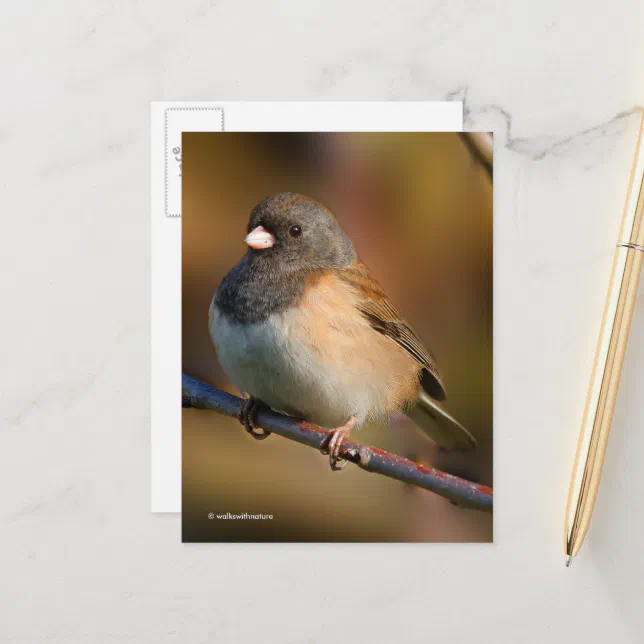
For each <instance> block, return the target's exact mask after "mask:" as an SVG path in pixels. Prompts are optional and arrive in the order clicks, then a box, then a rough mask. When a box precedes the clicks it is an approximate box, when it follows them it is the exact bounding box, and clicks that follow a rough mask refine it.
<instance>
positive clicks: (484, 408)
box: [182, 133, 492, 542]
mask: <svg viewBox="0 0 644 644" xmlns="http://www.w3.org/2000/svg"><path fill="white" fill-rule="evenodd" d="M284 191H290V192H300V193H303V194H305V195H308V196H310V197H312V198H314V199H316V200H318V201H321V202H322V203H324V204H325V205H327V206H328V207H329V208H330V209H331V211H332V212H333V213H334V214H335V215H336V217H337V218H338V220H339V221H340V223H341V225H342V227H343V228H344V229H345V231H346V232H347V233H348V234H349V235H350V237H351V238H352V239H353V241H354V243H355V245H356V248H357V250H358V254H359V256H360V258H361V259H362V261H363V262H365V264H367V266H369V268H370V269H371V271H372V273H373V274H374V276H375V277H376V279H377V280H378V281H379V282H380V283H381V284H382V285H383V287H384V288H385V291H386V292H387V294H388V295H389V297H390V298H391V300H392V302H393V303H394V305H395V306H396V307H397V308H398V309H399V310H400V312H401V313H402V314H403V316H404V317H406V318H407V320H408V321H409V322H410V324H411V326H412V327H413V328H414V330H415V331H416V333H417V334H418V335H419V336H420V337H421V338H422V340H423V341H424V342H425V344H426V345H427V346H428V348H429V349H430V351H432V353H433V354H434V355H435V357H436V359H437V362H438V365H439V368H440V369H441V372H442V374H443V377H444V381H445V383H446V388H447V401H446V403H445V406H446V408H447V410H448V411H449V412H450V413H451V414H452V415H454V416H455V417H456V418H457V419H458V420H459V421H460V422H461V423H463V424H464V425H465V426H466V427H467V428H468V429H469V430H470V431H471V432H472V433H473V434H474V436H475V437H476V438H477V441H478V449H477V451H476V452H474V453H470V454H451V453H447V452H444V451H442V450H438V449H437V448H436V446H435V445H434V444H433V443H432V442H431V441H429V440H428V439H426V438H425V437H424V436H423V435H421V434H420V433H419V431H418V430H417V429H416V428H415V426H414V425H413V424H412V423H411V422H410V421H407V420H406V419H402V418H397V419H394V420H393V421H392V423H391V425H390V426H389V427H388V428H387V429H386V430H382V429H379V430H376V429H370V428H365V429H363V430H361V431H359V432H355V433H354V434H353V435H352V437H353V438H355V439H356V440H358V441H360V442H363V443H367V444H372V445H375V446H377V447H380V448H383V449H387V450H390V451H392V452H394V453H397V454H401V455H403V456H406V457H410V458H413V459H415V460H416V461H419V462H422V463H424V464H430V465H433V466H436V467H439V468H441V469H444V470H446V471H448V472H451V473H453V474H457V475H459V476H463V477H465V478H468V479H470V480H473V481H479V482H482V483H485V484H486V485H492V185H491V181H490V179H489V177H488V176H487V174H486V173H485V172H484V171H483V170H482V168H481V167H480V166H479V165H478V164H477V163H476V162H475V161H474V160H473V158H472V157H471V156H470V153H469V152H468V150H467V148H466V147H465V146H464V144H463V141H462V140H461V138H460V137H459V135H457V134H444V133H373V134H372V133H326V134H314V133H274V134H248V133H185V134H184V135H183V209H182V212H183V215H182V225H183V370H184V372H185V373H187V374H189V375H191V376H194V377H196V378H199V379H201V380H204V381H206V382H209V383H211V384H213V385H215V386H217V387H219V388H221V389H225V390H227V391H230V392H232V393H239V392H236V391H235V389H234V387H233V386H232V385H231V384H230V382H229V381H228V379H227V378H226V375H225V374H224V373H223V371H222V370H221V368H220V367H219V365H218V362H217V356H216V353H215V350H214V348H213V346H212V344H211V341H210V338H209V335H208V307H209V305H210V301H211V299H212V296H213V294H214V292H215V290H216V288H217V285H218V284H219V282H220V280H221V279H222V277H223V276H224V275H225V274H226V272H227V271H228V270H229V269H230V268H231V267H232V266H233V264H235V263H236V262H237V261H238V260H239V259H240V258H241V257H242V255H243V254H244V253H245V250H246V248H245V244H244V242H243V239H244V236H245V234H246V225H247V221H248V216H249V214H250V211H251V209H252V208H253V206H254V205H255V204H256V203H257V202H258V201H260V200H261V199H262V198H264V197H265V196H268V195H271V194H274V193H277V192H284ZM182 512H183V539H184V541H433V542H435V541H476V542H485V541H491V540H492V517H491V515H488V514H483V513H480V512H477V511H474V510H464V509H461V508H458V507H455V506H453V505H451V504H450V503H449V502H448V501H446V500H445V499H443V498H441V497H439V496H437V495H434V494H432V493H431V492H427V491H424V490H421V489H419V488H415V487H411V486H408V485H405V484H403V483H399V482H397V481H393V480H390V479H387V478H385V477H382V476H378V475H375V474H369V473H367V472H363V471H361V470H359V469H358V468H357V467H353V466H349V467H348V468H347V469H346V470H344V471H343V472H331V470H330V469H329V465H328V459H327V458H326V457H324V456H322V455H321V454H319V453H318V452H316V451H315V450H312V449H310V448H307V447H304V446H301V445H298V444H296V443H293V442H291V441H288V440H286V439H283V438H281V437H279V436H275V435H273V436H271V437H270V438H269V439H268V440H266V441H255V440H253V439H252V437H250V436H248V435H247V434H246V432H245V431H244V430H243V429H242V428H241V426H240V425H239V424H238V423H237V421H235V420H233V419H230V418H226V417H223V416H220V415H218V414H216V413H211V412H205V411H198V410H194V409H184V410H183V510H182ZM226 512H230V513H233V514H241V513H244V512H248V513H253V514H254V513H263V514H272V515H273V516H274V519H273V520H272V521H253V520H245V521H243V520H237V521H230V520H229V521H226V520H216V519H215V520H211V519H209V518H208V514H209V513H226Z"/></svg>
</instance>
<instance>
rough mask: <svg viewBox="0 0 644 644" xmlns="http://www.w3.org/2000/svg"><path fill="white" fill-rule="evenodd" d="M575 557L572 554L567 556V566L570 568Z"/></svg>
mask: <svg viewBox="0 0 644 644" xmlns="http://www.w3.org/2000/svg"><path fill="white" fill-rule="evenodd" d="M573 559H574V557H573V556H572V555H568V557H566V568H570V564H571V563H572V560H573Z"/></svg>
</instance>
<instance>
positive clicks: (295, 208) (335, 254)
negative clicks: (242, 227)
mask: <svg viewBox="0 0 644 644" xmlns="http://www.w3.org/2000/svg"><path fill="white" fill-rule="evenodd" d="M245 241H246V243H247V244H248V246H249V249H248V255H249V260H251V261H252V262H253V263H258V264H263V265H265V266H266V267H267V268H268V266H269V265H270V266H271V268H275V267H276V266H277V265H279V266H280V268H281V269H282V271H284V272H291V271H293V272H300V271H305V272H307V271H318V270H324V269H342V268H345V267H346V266H349V265H350V264H351V263H352V262H354V261H355V259H356V251H355V248H354V246H353V243H352V242H351V240H350V239H349V237H347V235H346V234H345V232H344V231H343V230H342V228H340V225H339V224H338V222H337V221H336V219H335V217H334V216H333V215H332V214H331V213H330V212H329V210H327V208H325V207H324V206H323V205H322V204H320V203H318V202H317V201H313V199H310V198H309V197H305V196H303V195H299V194H297V193H294V192H281V193H279V194H277V195H274V196H273V197H267V198H266V199H264V200H263V201H260V202H259V203H258V204H257V205H256V206H255V207H254V208H253V210H252V212H251V213H250V219H249V222H248V235H247V237H246V239H245Z"/></svg>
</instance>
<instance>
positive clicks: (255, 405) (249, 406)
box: [237, 396, 271, 441]
mask: <svg viewBox="0 0 644 644" xmlns="http://www.w3.org/2000/svg"><path fill="white" fill-rule="evenodd" d="M261 406H262V403H261V401H259V400H257V398H253V397H252V396H251V397H250V398H248V400H246V401H245V402H244V404H243V405H242V406H241V408H240V410H239V414H238V415H237V419H238V420H239V422H240V423H241V424H242V425H243V426H244V428H245V429H246V431H247V432H248V433H249V434H250V435H251V436H252V437H253V438H255V439H257V440H258V441H263V440H264V439H265V438H268V437H269V436H270V435H271V432H269V431H268V430H267V429H262V432H263V433H261V434H260V433H259V432H257V431H255V430H257V429H261V428H259V427H257V425H256V417H257V412H258V411H259V408H260V407H261Z"/></svg>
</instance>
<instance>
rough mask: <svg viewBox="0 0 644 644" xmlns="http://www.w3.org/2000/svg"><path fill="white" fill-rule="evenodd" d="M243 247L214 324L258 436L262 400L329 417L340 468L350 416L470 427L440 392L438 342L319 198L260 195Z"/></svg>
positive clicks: (244, 416) (354, 421) (430, 431)
mask: <svg viewBox="0 0 644 644" xmlns="http://www.w3.org/2000/svg"><path fill="white" fill-rule="evenodd" d="M244 241H245V242H246V244H248V247H249V248H248V251H247V252H246V254H245V255H244V257H243V258H242V259H241V260H240V261H239V262H238V263H237V264H236V265H235V266H233V268H232V269H231V270H230V271H229V273H228V274H227V275H226V276H225V277H224V279H223V281H222V282H221V284H220V285H219V288H218V289H217V291H216V293H215V295H214V297H213V300H212V303H211V305H210V311H209V325H208V326H209V331H210V336H211V338H212V341H213V343H214V345H215V349H216V350H217V355H218V358H219V361H220V363H221V366H222V367H223V369H224V371H225V372H226V373H227V374H228V376H229V377H230V379H231V380H232V382H233V383H234V384H235V385H236V386H237V387H238V388H239V389H240V391H242V392H245V393H246V394H248V396H249V398H248V400H247V401H246V403H245V404H244V406H243V407H242V410H241V412H240V416H239V420H240V422H241V423H242V424H243V425H244V426H245V427H246V429H247V431H249V432H250V433H251V434H252V435H253V436H255V437H256V438H260V439H261V438H266V436H267V435H268V433H270V432H264V433H259V432H255V431H254V430H255V429H257V427H256V425H255V414H256V413H257V410H258V409H259V408H260V407H261V406H262V405H264V406H269V407H270V408H272V409H273V410H275V411H278V412H281V413H285V414H288V415H291V416H296V417H298V418H304V419H306V420H308V421H310V422H312V423H315V424H317V425H320V426H322V427H325V428H328V429H329V430H330V431H329V433H328V434H327V436H326V438H325V440H324V442H323V444H322V447H321V451H322V452H323V453H324V454H328V455H329V462H330V465H331V469H332V470H339V469H343V468H344V467H345V466H346V465H347V461H345V460H343V459H341V458H340V455H339V454H340V448H341V446H342V442H343V440H344V439H345V437H346V436H347V435H348V434H349V432H350V431H351V430H352V429H353V428H354V427H357V428H359V427H361V426H363V425H366V424H368V423H371V422H383V421H386V420H387V419H388V418H389V417H390V416H391V415H392V414H393V413H395V412H396V411H402V412H403V413H405V414H406V415H407V416H408V417H409V418H411V419H412V420H413V421H414V423H415V424H416V425H418V427H419V428H420V429H422V430H423V431H424V432H425V433H426V434H427V435H428V436H429V437H430V438H432V439H433V440H434V441H436V442H437V443H438V444H439V445H441V446H442V447H444V448H446V449H462V450H467V449H473V448H474V446H475V441H474V438H473V437H472V435H471V434H470V433H469V432H468V431H467V430H466V429H465V428H464V427H463V426H462V425H460V424H459V423H458V422H457V421H456V420H455V419H454V418H452V417H451V416H450V415H449V414H447V412H445V411H444V410H443V409H441V407H439V406H438V405H437V403H436V402H435V401H442V400H444V399H445V388H444V386H443V382H442V380H441V377H440V375H439V372H438V369H437V367H436V362H435V360H434V358H433V356H432V354H431V353H430V352H429V351H428V350H427V349H426V348H425V346H424V345H423V343H422V342H421V341H420V339H419V338H418V336H417V335H416V334H415V333H414V332H413V331H412V329H411V327H410V326H409V325H408V324H407V322H405V320H404V319H403V318H402V317H401V316H400V314H399V313H398V311H397V310H396V309H395V308H394V307H393V305H392V304H391V302H390V301H389V299H388V298H387V296H386V295H385V293H384V291H383V289H382V287H381V286H380V284H378V282H376V280H375V279H374V278H373V277H372V275H371V274H370V272H369V270H368V269H367V267H366V266H365V265H364V264H363V263H362V262H361V261H360V260H359V259H358V256H357V254H356V250H355V248H354V245H353V243H352V242H351V239H349V237H348V236H347V235H346V233H345V232H344V231H343V230H342V228H341V227H340V225H339V224H338V222H337V220H336V219H335V217H334V216H333V215H332V214H331V212H330V211H329V210H328V209H327V208H326V207H325V206H323V205H322V204H320V203H318V202H316V201H314V200H313V199H310V198H308V197H305V196H303V195H299V194H296V193H291V192H286V193H280V194H277V195H275V196H272V197H268V198H266V199H264V200H263V201H261V202H260V203H259V204H257V205H256V206H255V207H254V208H253V210H252V212H251V214H250V220H249V222H248V234H247V236H246V238H245V240H244Z"/></svg>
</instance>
